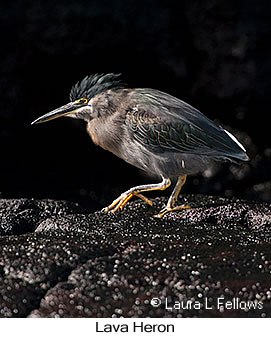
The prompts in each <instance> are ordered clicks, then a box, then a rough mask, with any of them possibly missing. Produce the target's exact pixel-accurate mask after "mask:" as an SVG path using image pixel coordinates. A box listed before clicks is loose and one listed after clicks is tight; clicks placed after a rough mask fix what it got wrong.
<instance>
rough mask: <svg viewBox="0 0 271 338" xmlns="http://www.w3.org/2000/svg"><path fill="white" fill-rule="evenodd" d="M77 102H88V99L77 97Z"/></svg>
mask: <svg viewBox="0 0 271 338" xmlns="http://www.w3.org/2000/svg"><path fill="white" fill-rule="evenodd" d="M77 103H80V104H82V103H84V104H87V103H88V99H85V98H82V99H79V100H78V101H77Z"/></svg>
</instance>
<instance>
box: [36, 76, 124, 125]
mask: <svg viewBox="0 0 271 338" xmlns="http://www.w3.org/2000/svg"><path fill="white" fill-rule="evenodd" d="M120 75H121V74H113V73H109V74H105V75H104V74H95V75H91V76H86V77H85V78H84V79H83V80H82V81H81V82H77V83H76V84H75V85H74V86H73V87H72V89H71V92H70V102H69V103H68V104H65V105H64V106H61V107H60V108H57V109H55V110H53V111H51V112H49V113H47V114H45V115H42V116H41V117H39V118H37V119H36V120H35V121H33V122H32V123H31V124H37V123H43V122H47V121H50V120H53V119H56V118H58V117H61V116H68V117H72V118H77V119H83V120H86V121H89V120H91V119H93V118H94V117H96V115H97V112H96V111H95V107H93V104H92V103H93V102H92V99H93V98H94V97H95V96H96V95H98V94H101V93H102V92H105V91H106V90H109V89H117V88H122V87H123V84H122V82H121V81H120V79H119V77H120Z"/></svg>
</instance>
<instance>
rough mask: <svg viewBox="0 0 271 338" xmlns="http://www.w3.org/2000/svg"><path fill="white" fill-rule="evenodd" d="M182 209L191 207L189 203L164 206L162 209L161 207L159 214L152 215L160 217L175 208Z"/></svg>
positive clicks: (175, 209)
mask: <svg viewBox="0 0 271 338" xmlns="http://www.w3.org/2000/svg"><path fill="white" fill-rule="evenodd" d="M184 209H191V207H190V206H189V205H179V206H177V207H173V208H171V207H165V208H164V209H162V210H161V211H160V212H159V214H157V215H154V216H153V217H156V218H162V217H163V216H164V215H165V214H167V213H168V212H170V211H177V210H184Z"/></svg>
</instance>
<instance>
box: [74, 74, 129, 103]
mask: <svg viewBox="0 0 271 338" xmlns="http://www.w3.org/2000/svg"><path fill="white" fill-rule="evenodd" d="M120 76H121V74H113V73H109V74H94V75H90V76H86V77H85V78H84V79H83V80H82V81H81V82H80V81H79V82H77V83H76V84H75V85H74V86H73V87H72V89H71V92H70V100H71V101H72V102H73V101H75V100H78V99H80V98H86V99H88V100H90V99H91V98H92V97H94V96H95V95H97V94H99V93H102V92H103V91H105V90H108V89H113V88H115V89H117V88H121V87H123V86H124V84H123V83H122V82H121V80H120V79H119V77H120Z"/></svg>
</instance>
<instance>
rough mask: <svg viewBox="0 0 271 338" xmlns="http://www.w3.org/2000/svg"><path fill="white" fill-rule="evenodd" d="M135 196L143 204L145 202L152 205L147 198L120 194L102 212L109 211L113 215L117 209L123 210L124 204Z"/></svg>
mask: <svg viewBox="0 0 271 338" xmlns="http://www.w3.org/2000/svg"><path fill="white" fill-rule="evenodd" d="M133 196H137V197H139V198H140V199H142V200H143V201H144V202H147V203H148V204H149V205H150V206H152V205H153V203H152V201H151V200H150V199H148V198H147V197H145V196H143V195H142V194H139V193H136V192H134V193H123V194H121V195H120V196H119V197H118V198H117V199H115V200H114V201H113V202H112V203H111V204H110V205H109V206H108V207H106V208H103V209H102V211H104V212H108V211H111V212H112V213H115V212H116V211H117V210H119V209H123V207H124V206H125V204H126V203H127V202H128V201H129V200H130V199H131V198H132V197H133Z"/></svg>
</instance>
